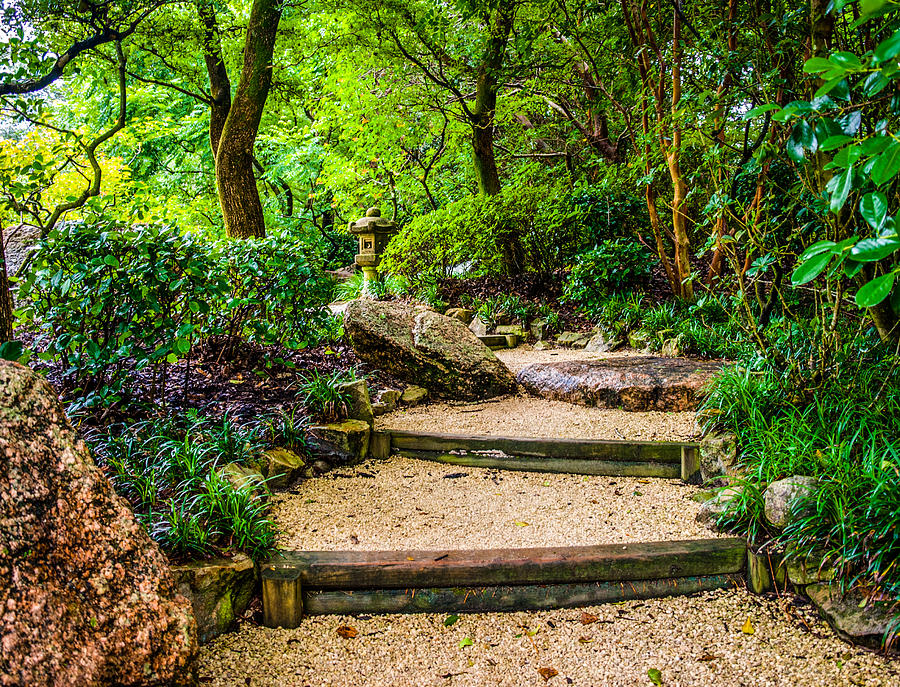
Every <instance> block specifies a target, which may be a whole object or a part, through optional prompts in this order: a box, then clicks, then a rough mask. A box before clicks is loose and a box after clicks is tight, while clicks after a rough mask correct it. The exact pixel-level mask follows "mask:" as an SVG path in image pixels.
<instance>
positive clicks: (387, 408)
mask: <svg viewBox="0 0 900 687" xmlns="http://www.w3.org/2000/svg"><path fill="white" fill-rule="evenodd" d="M400 396H401V392H399V391H397V390H396V389H382V390H381V391H379V392H378V393H377V394H375V402H374V403H373V404H372V413H373V414H374V415H375V416H376V417H377V416H379V415H386V414H387V413H391V412H393V411H395V410H396V409H397V404H398V403H399V402H400Z"/></svg>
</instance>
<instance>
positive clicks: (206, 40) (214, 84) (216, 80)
mask: <svg viewBox="0 0 900 687" xmlns="http://www.w3.org/2000/svg"><path fill="white" fill-rule="evenodd" d="M196 7H197V15H198V16H199V17H200V22H201V24H202V25H203V59H204V61H205V62H206V72H207V74H208V75H209V94H210V103H209V145H210V148H212V154H213V160H215V159H216V157H217V156H218V152H219V139H221V138H222V129H224V128H225V120H227V119H228V112H229V110H231V79H229V78H228V68H227V67H226V66H225V58H224V57H223V56H222V41H221V40H220V38H219V23H218V20H217V19H216V10H215V8H214V7H213V4H212V0H196Z"/></svg>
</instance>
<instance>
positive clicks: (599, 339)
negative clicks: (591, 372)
mask: <svg viewBox="0 0 900 687" xmlns="http://www.w3.org/2000/svg"><path fill="white" fill-rule="evenodd" d="M584 350H586V351H588V352H589V353H608V352H609V351H611V350H612V347H611V346H610V345H609V341H607V340H606V334H604V333H603V332H597V333H596V334H594V335H593V336H592V337H591V338H590V340H589V341H588V342H587V344H585V346H584Z"/></svg>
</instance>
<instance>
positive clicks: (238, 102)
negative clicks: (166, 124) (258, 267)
mask: <svg viewBox="0 0 900 687" xmlns="http://www.w3.org/2000/svg"><path fill="white" fill-rule="evenodd" d="M280 20H281V0H254V2H253V7H252V8H251V10H250V21H249V23H248V24H247V37H246V40H245V43H244V66H243V69H242V71H241V79H240V81H239V82H238V86H237V89H236V90H235V93H234V99H233V101H232V103H231V108H230V109H229V111H228V118H227V119H226V120H225V125H224V127H223V128H222V135H221V138H220V140H219V149H218V153H217V155H216V186H217V187H218V191H219V203H220V204H221V206H222V216H223V217H224V220H225V231H226V233H227V234H228V236H231V237H234V238H249V237H253V236H265V234H266V225H265V220H264V218H263V209H262V203H261V202H260V199H259V189H258V188H257V186H256V177H255V175H254V174H253V145H254V143H255V142H256V134H257V132H258V131H259V123H260V121H261V120H262V113H263V108H264V107H265V104H266V99H267V98H268V96H269V88H270V86H271V85H272V54H273V52H274V49H275V38H276V37H277V34H278V24H279V22H280Z"/></svg>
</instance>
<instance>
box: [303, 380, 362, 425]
mask: <svg viewBox="0 0 900 687" xmlns="http://www.w3.org/2000/svg"><path fill="white" fill-rule="evenodd" d="M356 379H357V376H356V373H355V372H354V371H352V370H351V371H350V372H342V371H340V370H338V371H335V372H332V373H331V374H322V373H320V372H319V371H318V370H313V371H312V372H310V373H309V374H308V375H306V376H305V377H303V379H302V380H301V382H300V386H299V391H300V393H301V395H302V396H303V404H304V405H305V406H306V408H307V410H309V412H310V414H311V415H313V416H314V417H316V418H317V419H319V420H322V421H324V422H332V421H334V420H338V419H340V418H342V417H345V416H346V415H347V412H348V410H349V402H350V395H349V394H348V393H347V392H346V391H345V390H343V389H341V388H340V387H341V384H345V383H346V382H352V381H355V380H356Z"/></svg>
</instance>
